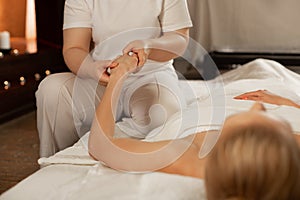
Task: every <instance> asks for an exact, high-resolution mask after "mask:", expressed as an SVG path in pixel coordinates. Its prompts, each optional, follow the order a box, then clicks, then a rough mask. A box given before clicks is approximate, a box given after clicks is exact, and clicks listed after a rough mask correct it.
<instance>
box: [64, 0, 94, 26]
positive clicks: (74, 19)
mask: <svg viewBox="0 0 300 200" xmlns="http://www.w3.org/2000/svg"><path fill="white" fill-rule="evenodd" d="M91 10H92V8H91V4H89V2H87V0H66V2H65V9H64V25H63V29H68V28H77V27H88V28H90V27H92V12H91Z"/></svg>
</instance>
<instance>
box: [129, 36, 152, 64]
mask: <svg viewBox="0 0 300 200" xmlns="http://www.w3.org/2000/svg"><path fill="white" fill-rule="evenodd" d="M148 46H149V45H148V43H147V40H134V41H132V42H130V43H129V44H128V45H127V46H126V47H125V48H124V49H123V54H124V55H128V54H129V52H133V53H134V54H136V55H137V58H138V65H137V66H138V67H139V68H141V67H142V66H144V64H145V62H146V61H147V59H148V56H149V54H150V48H149V47H148Z"/></svg>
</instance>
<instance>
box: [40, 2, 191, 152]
mask: <svg viewBox="0 0 300 200" xmlns="http://www.w3.org/2000/svg"><path fill="white" fill-rule="evenodd" d="M191 26H192V22H191V19H190V16H189V12H188V8H187V2H186V0H143V1H140V0H113V1H103V0H99V1H98V0H97V1H94V0H66V2H65V9H64V26H63V29H64V31H63V36H64V45H63V55H64V59H65V62H66V64H67V66H68V67H69V69H70V70H71V71H72V73H59V74H54V75H50V76H48V77H47V78H46V79H44V80H43V81H42V82H41V84H40V85H39V89H38V91H37V93H36V98H37V127H38V132H39V138H40V156H41V157H47V156H50V155H52V154H54V153H55V152H57V151H59V150H61V149H64V148H66V147H68V146H70V145H72V144H73V143H75V142H76V141H77V140H78V139H79V137H81V136H82V135H83V134H84V133H86V132H87V131H88V130H89V129H90V127H91V123H92V120H93V116H94V112H95V105H97V104H98V102H99V101H101V99H102V95H103V93H104V90H105V85H106V84H107V83H108V81H109V79H110V77H109V74H108V73H107V71H108V70H107V69H108V68H109V69H110V68H114V67H116V65H117V64H116V63H114V62H113V61H114V59H115V58H116V57H117V56H118V55H122V54H124V55H127V54H128V53H130V52H131V53H134V54H135V55H137V59H138V66H137V69H136V71H135V73H133V74H131V75H130V76H129V77H128V78H127V79H126V81H125V82H124V83H123V89H122V91H121V96H120V101H119V103H118V108H117V113H116V115H117V116H116V119H115V120H120V119H122V118H123V117H129V118H130V119H132V120H131V121H130V124H131V126H132V127H133V128H135V129H136V130H138V134H137V135H135V137H140V138H143V137H145V134H147V133H148V132H149V130H151V129H154V128H156V127H158V126H160V125H161V122H162V121H165V120H166V119H167V118H168V117H169V116H171V115H172V114H173V113H174V112H177V111H178V110H179V109H182V108H183V107H185V104H186V102H185V99H184V97H183V95H182V94H181V91H180V89H179V87H178V77H177V74H176V72H175V70H174V68H173V65H172V60H173V59H174V58H176V57H178V56H180V55H181V54H182V53H183V52H184V50H185V48H186V46H187V44H188V35H189V28H190V27H191ZM91 43H93V44H94V49H93V51H92V53H91V54H90V50H91V49H92V48H93V46H91V45H90V44H91ZM149 83H160V84H159V87H157V86H156V85H152V84H150V85H149ZM161 85H164V86H165V87H161ZM165 88H168V90H169V91H171V92H167V93H166V92H165ZM170 94H171V96H170ZM152 105H159V106H154V107H153V106H152ZM157 116H159V117H161V116H163V118H164V119H163V120H156V121H155V120H152V119H154V118H156V117H157Z"/></svg>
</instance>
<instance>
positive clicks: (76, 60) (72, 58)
mask: <svg viewBox="0 0 300 200" xmlns="http://www.w3.org/2000/svg"><path fill="white" fill-rule="evenodd" d="M63 56H64V60H65V63H66V65H67V66H68V68H69V69H70V70H71V71H72V72H73V73H74V74H78V72H79V70H80V67H81V66H82V64H83V62H84V61H85V63H86V65H88V64H89V63H90V66H91V64H92V62H93V59H92V58H91V57H90V56H89V52H88V51H86V50H85V49H81V48H78V47H71V48H67V49H63ZM83 71H84V70H81V71H80V76H82V77H90V74H89V73H88V72H85V73H83Z"/></svg>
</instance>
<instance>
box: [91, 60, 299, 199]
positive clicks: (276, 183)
mask: <svg viewBox="0 0 300 200" xmlns="http://www.w3.org/2000/svg"><path fill="white" fill-rule="evenodd" d="M117 62H118V63H119V66H118V67H116V68H113V69H112V70H111V75H110V80H109V82H108V85H107V88H106V91H105V93H104V96H103V99H102V101H101V102H100V104H99V105H98V107H97V110H96V114H95V119H94V121H93V124H92V127H91V131H90V135H89V153H90V155H91V156H92V157H93V158H94V159H96V160H99V161H101V162H103V163H104V164H105V165H107V166H109V167H111V168H113V169H116V170H121V171H126V172H151V171H159V172H165V173H171V174H179V175H184V176H191V177H195V178H201V179H204V180H205V185H206V192H207V198H208V199H299V198H300V190H299V188H300V148H299V145H300V136H299V135H296V134H293V131H292V128H291V126H290V124H289V123H287V122H286V121H284V120H283V119H281V118H278V117H275V116H271V115H270V114H268V113H266V111H265V108H264V105H263V104H262V103H260V102H256V103H254V105H253V106H252V108H251V109H250V110H248V111H246V112H242V113H238V114H235V115H232V116H229V117H228V118H227V119H226V120H225V122H224V125H223V128H222V130H218V131H217V132H218V133H219V138H218V141H217V143H216V145H215V146H214V147H213V149H212V151H211V152H210V153H209V154H208V155H207V156H205V157H199V152H200V150H201V148H203V145H205V144H204V139H205V137H206V136H207V135H210V134H215V133H216V131H206V132H201V133H195V134H192V135H189V136H187V137H184V138H181V139H175V140H165V141H157V142H146V141H141V140H137V139H134V138H115V137H114V133H115V119H114V116H115V109H116V105H117V100H118V95H119V92H120V89H121V87H122V83H123V81H124V80H125V79H126V77H127V76H128V74H129V73H131V72H134V71H135V70H136V65H137V59H136V57H134V56H127V55H124V56H122V57H120V58H118V60H117ZM236 99H244V100H246V99H247V100H259V101H262V102H263V101H264V102H268V103H274V104H277V105H288V106H293V107H295V109H297V108H300V106H299V105H298V104H297V103H295V102H293V101H291V100H289V99H286V98H283V97H280V96H277V95H275V94H272V93H269V92H268V91H263V90H261V91H255V92H249V93H245V94H242V95H240V96H237V97H236Z"/></svg>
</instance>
